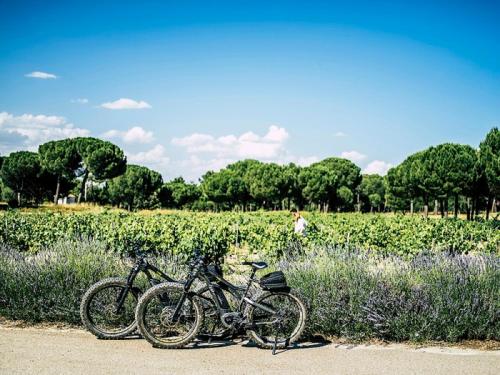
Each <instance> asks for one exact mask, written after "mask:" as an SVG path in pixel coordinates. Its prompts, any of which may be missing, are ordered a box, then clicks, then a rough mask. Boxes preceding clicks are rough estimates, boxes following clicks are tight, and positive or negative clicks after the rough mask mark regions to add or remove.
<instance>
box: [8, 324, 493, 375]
mask: <svg viewBox="0 0 500 375" xmlns="http://www.w3.org/2000/svg"><path fill="white" fill-rule="evenodd" d="M278 373H279V374H283V375H287V374H311V375H320V374H357V375H363V374H384V375H385V374H398V375H399V374H432V375H441V374H453V375H458V374H467V375H473V374H481V375H488V374H495V375H496V374H499V373H500V351H479V350H473V349H454V348H437V347H431V348H419V349H414V348H409V347H406V346H404V345H387V346H379V345H353V346H350V345H340V344H328V345H325V344H318V343H304V344H302V345H301V346H300V347H299V348H296V349H291V350H287V351H283V352H280V353H279V354H277V355H275V356H273V355H271V352H269V351H266V350H261V349H258V348H256V347H253V346H251V345H248V344H247V343H246V342H234V343H233V342H221V343H212V344H211V345H207V344H202V345H198V347H197V348H189V349H177V350H160V349H153V348H152V347H151V346H150V345H149V344H148V343H147V342H146V341H145V340H142V339H139V338H132V339H127V340H117V341H103V340H97V339H96V338H94V337H93V336H92V335H90V334H88V333H87V332H84V331H80V330H58V329H54V328H51V329H38V328H23V329H21V328H0V374H9V375H13V374H51V375H53V374H93V375H94V374H278Z"/></svg>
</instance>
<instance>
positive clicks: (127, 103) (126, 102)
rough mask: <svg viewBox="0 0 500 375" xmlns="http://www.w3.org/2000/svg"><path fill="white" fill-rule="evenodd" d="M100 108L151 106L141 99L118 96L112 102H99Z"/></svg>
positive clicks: (139, 107) (140, 107) (142, 107)
mask: <svg viewBox="0 0 500 375" xmlns="http://www.w3.org/2000/svg"><path fill="white" fill-rule="evenodd" d="M101 107H102V108H106V109H144V108H151V106H150V105H149V104H148V103H146V102H145V101H143V100H139V101H136V100H133V99H127V98H120V99H118V100H115V101H114V102H108V103H103V104H101Z"/></svg>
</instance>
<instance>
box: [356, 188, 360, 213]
mask: <svg viewBox="0 0 500 375" xmlns="http://www.w3.org/2000/svg"><path fill="white" fill-rule="evenodd" d="M357 202H358V204H357V208H358V212H361V201H360V199H359V192H358V194H357Z"/></svg>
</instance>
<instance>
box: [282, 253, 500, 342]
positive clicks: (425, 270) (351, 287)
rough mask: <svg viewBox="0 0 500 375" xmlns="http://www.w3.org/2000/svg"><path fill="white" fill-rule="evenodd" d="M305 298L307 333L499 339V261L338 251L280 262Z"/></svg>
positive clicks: (485, 257) (416, 338)
mask: <svg viewBox="0 0 500 375" xmlns="http://www.w3.org/2000/svg"><path fill="white" fill-rule="evenodd" d="M280 267H281V268H282V269H283V270H284V271H285V272H286V274H287V278H288V280H289V282H290V284H291V285H292V286H293V287H294V288H295V289H296V290H298V291H299V293H301V294H302V295H303V296H304V298H305V299H306V300H307V301H308V304H309V307H310V315H309V322H308V326H307V328H308V331H309V332H310V333H320V334H324V335H335V336H343V337H349V338H351V339H358V340H359V339H368V338H380V339H387V340H395V341H406V340H412V341H422V340H444V341H452V342H454V341H458V340H462V339H494V340H500V258H499V257H497V256H494V255H451V254H447V253H428V254H424V253H423V254H420V255H419V256H417V257H415V258H414V259H412V260H411V261H405V260H403V259H401V258H399V257H397V256H389V257H381V256H378V255H374V254H368V253H366V252H359V251H349V250H346V249H340V248H322V249H319V250H318V251H317V252H316V253H315V254H308V255H307V258H303V259H295V260H293V261H288V262H287V261H282V262H281V264H280Z"/></svg>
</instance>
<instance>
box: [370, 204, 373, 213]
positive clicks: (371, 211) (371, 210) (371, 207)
mask: <svg viewBox="0 0 500 375" xmlns="http://www.w3.org/2000/svg"><path fill="white" fill-rule="evenodd" d="M370 213H371V214H372V213H373V206H372V205H370Z"/></svg>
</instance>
